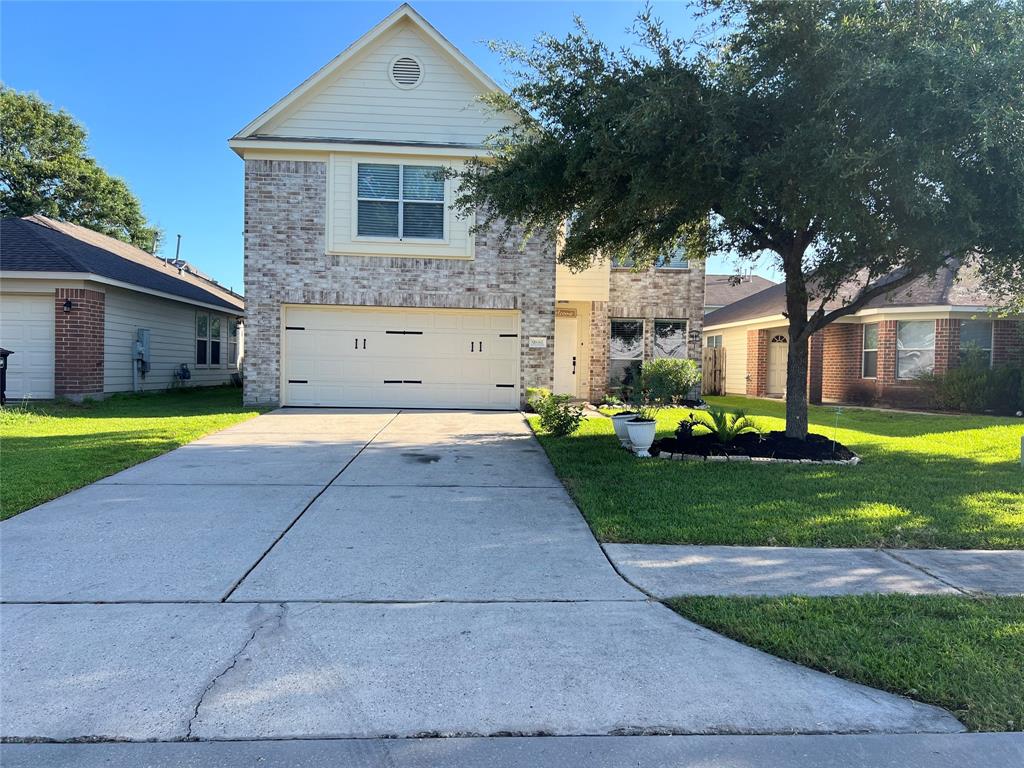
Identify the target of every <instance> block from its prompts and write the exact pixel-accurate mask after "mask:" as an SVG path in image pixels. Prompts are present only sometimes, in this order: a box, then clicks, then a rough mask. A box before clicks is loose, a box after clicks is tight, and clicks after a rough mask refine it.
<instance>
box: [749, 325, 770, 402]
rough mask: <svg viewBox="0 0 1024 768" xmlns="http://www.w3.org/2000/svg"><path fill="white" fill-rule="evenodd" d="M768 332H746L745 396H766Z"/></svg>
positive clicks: (765, 330)
mask: <svg viewBox="0 0 1024 768" xmlns="http://www.w3.org/2000/svg"><path fill="white" fill-rule="evenodd" d="M769 337H770V331H769V329H768V328H760V329H758V330H755V331H747V396H748V397H767V396H768V343H769Z"/></svg>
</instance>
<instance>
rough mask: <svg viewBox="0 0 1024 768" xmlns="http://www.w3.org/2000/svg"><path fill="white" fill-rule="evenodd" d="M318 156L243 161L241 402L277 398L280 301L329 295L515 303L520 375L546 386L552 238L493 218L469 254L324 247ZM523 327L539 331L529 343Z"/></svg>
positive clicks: (367, 302) (345, 299)
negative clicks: (510, 229)
mask: <svg viewBox="0 0 1024 768" xmlns="http://www.w3.org/2000/svg"><path fill="white" fill-rule="evenodd" d="M326 190H327V166H326V164H325V163H324V162H318V161H283V160H246V161H245V285H246V304H247V310H246V312H247V319H246V371H245V374H246V375H245V390H244V397H245V402H246V403H277V402H279V401H280V393H279V391H278V390H279V381H280V378H279V377H280V353H281V328H280V320H281V305H282V304H329V305H357V306H379V307H439V308H451V309H516V310H519V312H520V339H521V365H520V372H521V385H522V392H523V393H524V395H525V392H526V387H547V388H550V387H551V386H552V377H553V370H554V367H553V366H554V361H553V354H554V344H553V339H554V314H555V246H554V241H553V239H551V238H542V237H533V238H530V239H529V240H528V241H527V242H526V244H525V245H523V246H522V247H520V245H519V243H520V242H521V240H522V237H521V235H522V233H514V234H513V236H512V238H511V239H510V240H507V241H506V240H503V239H502V237H501V231H500V229H501V228H500V227H498V226H495V227H492V228H490V229H489V230H487V231H482V232H479V233H477V235H476V254H475V258H474V259H472V260H462V259H431V258H414V257H410V258H391V257H370V256H342V257H334V258H332V257H331V256H328V255H326V248H325V227H326V222H325V217H326V214H327V199H326ZM530 336H544V337H546V338H547V339H548V345H547V347H546V348H545V349H529V348H528V338H529V337H530Z"/></svg>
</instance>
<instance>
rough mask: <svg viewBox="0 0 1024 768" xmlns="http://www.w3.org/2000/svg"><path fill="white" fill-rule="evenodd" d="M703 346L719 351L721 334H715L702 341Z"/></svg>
mask: <svg viewBox="0 0 1024 768" xmlns="http://www.w3.org/2000/svg"><path fill="white" fill-rule="evenodd" d="M704 346H705V347H711V348H712V349H721V347H722V334H720V333H716V334H713V335H711V336H708V337H706V338H705V339H704Z"/></svg>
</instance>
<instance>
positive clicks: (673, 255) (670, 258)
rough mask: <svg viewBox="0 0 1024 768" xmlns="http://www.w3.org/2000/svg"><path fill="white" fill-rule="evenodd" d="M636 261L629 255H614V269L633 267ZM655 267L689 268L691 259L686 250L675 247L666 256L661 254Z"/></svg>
mask: <svg viewBox="0 0 1024 768" xmlns="http://www.w3.org/2000/svg"><path fill="white" fill-rule="evenodd" d="M634 265H635V264H634V261H633V259H631V258H630V257H629V256H621V257H619V256H615V257H612V267H613V268H614V269H632V268H633V267H634ZM654 268H655V269H689V268H690V260H689V259H688V258H686V251H685V250H684V249H682V248H675V249H673V250H671V251H669V252H668V253H666V254H665V255H664V256H659V257H658V258H657V260H655V262H654Z"/></svg>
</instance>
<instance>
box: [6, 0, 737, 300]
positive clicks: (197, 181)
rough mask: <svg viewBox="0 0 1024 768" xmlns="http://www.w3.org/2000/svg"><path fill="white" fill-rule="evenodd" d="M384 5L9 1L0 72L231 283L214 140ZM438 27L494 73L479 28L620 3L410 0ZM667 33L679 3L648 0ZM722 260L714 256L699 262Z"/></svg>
mask: <svg viewBox="0 0 1024 768" xmlns="http://www.w3.org/2000/svg"><path fill="white" fill-rule="evenodd" d="M399 4H400V3H398V2H314V3H307V2H258V3H242V2H229V3H220V2H177V3H164V2H108V3H92V2H73V3H55V2H11V1H10V0H5V1H4V2H3V3H2V7H0V78H2V79H3V81H4V82H5V83H6V84H7V85H9V86H11V87H13V88H16V89H18V90H21V91H33V92H36V93H38V94H39V95H40V96H41V97H42V98H43V99H44V100H46V101H48V102H50V103H52V104H54V105H56V106H58V107H63V108H64V109H66V110H68V111H69V112H70V113H71V114H72V115H74V116H75V117H76V118H77V119H78V120H79V121H80V122H81V123H82V124H83V125H85V127H86V129H87V130H88V132H89V149H90V152H91V153H92V154H93V156H95V157H96V158H97V160H98V161H99V162H100V163H101V165H102V166H103V167H104V168H106V169H107V170H108V171H109V172H110V173H112V174H114V175H117V176H120V177H122V178H124V179H125V180H126V181H127V182H128V184H129V186H130V187H131V188H132V190H133V191H134V192H135V194H136V195H138V197H139V198H140V199H141V200H142V204H143V208H144V210H145V213H146V215H147V217H149V219H150V220H152V221H153V222H155V223H156V224H157V225H158V226H160V227H161V228H162V229H163V230H164V233H165V240H164V244H163V247H162V253H164V254H165V255H173V253H174V243H175V235H176V234H178V233H180V234H181V235H182V256H183V257H184V258H186V259H188V260H189V261H192V262H193V263H194V264H196V265H197V266H198V267H199V268H200V269H202V270H204V271H206V272H207V273H208V274H210V275H212V276H213V277H215V278H216V279H218V280H219V281H221V282H222V283H224V284H225V285H229V286H233V287H234V288H235V289H236V290H240V289H241V286H242V161H241V159H240V158H238V157H237V156H236V155H235V154H234V153H233V152H232V151H231V150H230V149H228V146H227V140H228V138H229V137H230V136H231V135H232V134H234V133H235V132H236V131H237V130H238V129H240V128H241V127H242V126H244V125H245V124H246V123H248V122H249V121H250V120H251V119H252V118H254V117H255V116H256V115H258V114H259V113H260V112H262V111H263V110H264V109H266V108H267V107H268V106H270V105H271V104H273V103H274V102H275V101H277V100H278V99H279V98H281V97H283V96H284V95H285V94H286V93H288V92H289V91H290V90H291V89H292V88H294V87H295V86H296V85H298V84H299V83H300V82H302V81H303V80H304V79H305V78H306V77H308V76H309V75H310V74H312V73H313V72H314V71H315V70H317V69H319V68H320V67H321V66H323V65H324V64H325V63H326V62H328V61H329V60H330V59H332V58H333V57H334V56H336V55H337V54H338V53H339V52H341V50H343V49H344V48H345V47H346V46H348V45H349V44H350V43H351V42H353V41H354V40H355V39H356V38H358V37H359V36H360V35H361V34H363V33H364V32H365V31H367V30H368V29H369V28H370V27H372V26H373V25H374V24H376V23H377V22H378V21H380V20H381V19H382V18H383V17H385V16H386V15H387V14H388V13H390V12H391V11H392V10H393V9H394V8H396V7H397V6H398V5H399ZM414 6H415V7H416V9H417V10H418V11H420V13H422V14H423V15H424V16H425V17H426V18H427V20H428V21H430V22H431V23H432V24H433V25H434V26H435V27H437V28H438V29H439V30H440V31H441V33H442V34H444V35H445V36H446V37H447V38H448V39H449V40H451V41H452V42H453V43H454V44H455V45H456V46H458V47H459V48H460V49H461V50H462V51H464V52H465V53H466V54H467V55H468V56H469V57H470V58H472V59H473V60H474V61H475V62H476V63H477V64H478V65H479V66H480V67H482V68H483V69H484V70H486V71H487V72H488V74H490V75H491V76H492V77H494V79H495V80H497V81H498V82H499V83H505V82H506V81H507V78H506V77H505V75H504V72H503V70H502V66H501V62H500V61H499V60H498V59H497V57H495V56H494V55H493V54H491V53H490V52H489V51H488V50H487V48H486V46H485V41H486V40H487V39H492V38H499V39H504V40H515V41H520V42H526V41H528V40H531V39H533V38H534V37H535V36H536V35H538V34H539V33H541V32H548V33H552V34H555V35H558V34H561V33H563V32H566V31H568V30H569V29H570V27H571V25H572V17H573V14H578V15H580V16H582V17H583V18H584V20H585V21H586V22H587V24H588V26H590V28H591V29H592V30H593V32H594V33H595V34H596V35H598V36H599V37H600V38H601V39H603V40H605V41H607V42H608V43H610V44H613V45H621V44H625V43H627V42H628V41H629V40H630V37H629V35H628V34H627V29H628V27H629V25H630V23H631V21H632V19H633V18H634V16H635V15H636V13H637V11H638V10H639V9H640V8H641V4H640V3H631V2H564V3H563V2H515V3H512V2H493V3H492V2H472V3H470V2H416V3H414ZM655 10H656V12H657V13H658V15H659V16H661V18H663V19H664V20H665V22H666V24H667V25H668V26H669V28H670V29H672V30H673V31H675V32H678V33H679V34H685V33H686V32H688V31H689V30H690V29H691V28H692V20H691V18H690V14H689V10H688V7H687V6H686V5H685V4H684V3H681V2H665V1H664V0H662V2H657V3H655ZM709 266H710V267H711V269H712V270H714V271H728V270H729V269H730V266H729V265H728V264H727V263H726V262H725V261H724V260H717V259H716V260H715V261H714V262H713V263H712V264H710V265H709Z"/></svg>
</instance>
